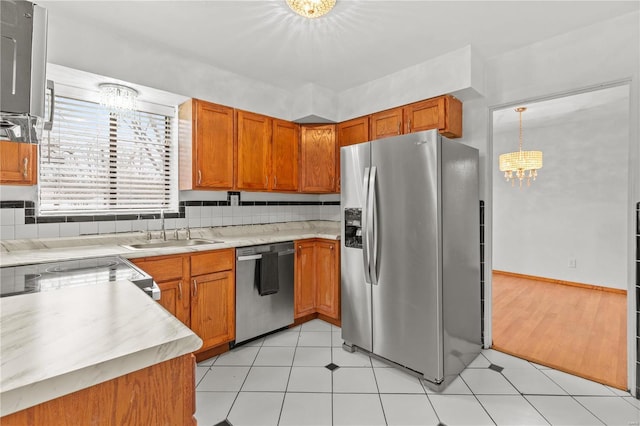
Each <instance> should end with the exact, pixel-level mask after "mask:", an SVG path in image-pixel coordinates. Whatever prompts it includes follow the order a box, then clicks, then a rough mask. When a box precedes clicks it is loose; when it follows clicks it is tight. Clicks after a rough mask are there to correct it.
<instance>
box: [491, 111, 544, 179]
mask: <svg viewBox="0 0 640 426" xmlns="http://www.w3.org/2000/svg"><path fill="white" fill-rule="evenodd" d="M526 110H527V108H525V107H518V108H516V109H515V111H516V112H517V113H519V114H520V135H519V136H520V137H519V145H518V146H519V149H518V151H517V152H509V153H506V154H502V155H500V171H501V172H504V178H505V179H506V180H507V182H509V181H510V182H511V186H515V180H516V179H518V180H519V181H520V187H522V181H523V180H525V179H526V180H527V186H530V185H531V181H532V180H536V176H538V169H541V168H542V151H523V150H522V113H523V112H525V111H526Z"/></svg>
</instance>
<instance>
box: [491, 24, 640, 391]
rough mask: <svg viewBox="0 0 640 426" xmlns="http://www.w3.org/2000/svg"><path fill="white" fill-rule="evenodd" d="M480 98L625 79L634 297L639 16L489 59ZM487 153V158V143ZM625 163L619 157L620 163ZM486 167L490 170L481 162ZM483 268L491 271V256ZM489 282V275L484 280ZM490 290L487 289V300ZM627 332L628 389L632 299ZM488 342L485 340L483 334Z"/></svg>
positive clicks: (505, 99)
mask: <svg viewBox="0 0 640 426" xmlns="http://www.w3.org/2000/svg"><path fill="white" fill-rule="evenodd" d="M485 76H486V80H485V83H486V85H485V95H486V102H487V105H488V106H489V108H490V109H492V108H495V107H498V106H506V104H516V103H518V102H521V101H523V100H526V99H535V98H542V97H550V96H551V95H554V94H560V93H567V92H571V91H574V90H579V89H582V88H585V87H589V86H596V85H599V84H603V83H607V82H611V81H615V80H622V79H628V80H630V92H631V93H630V106H629V117H630V120H629V141H630V145H629V153H628V157H627V158H626V160H628V163H627V164H628V165H629V192H628V205H627V209H626V211H627V212H628V213H627V217H626V218H625V222H626V224H627V231H628V233H627V254H626V274H627V276H626V282H627V286H626V287H627V289H629V290H631V291H630V293H629V295H633V294H634V291H635V289H634V286H633V278H634V275H635V271H634V267H635V265H634V260H633V259H632V253H633V251H634V246H633V243H634V242H633V237H632V234H631V232H632V229H633V226H634V225H633V215H634V211H633V208H632V207H633V203H634V202H635V201H638V200H640V193H639V190H638V188H639V187H640V182H639V178H640V176H639V174H638V137H639V135H640V105H639V100H640V81H639V79H640V13H639V12H634V13H630V14H627V15H624V16H621V17H618V18H615V19H611V20H608V21H605V22H601V23H598V24H595V25H591V26H589V27H586V28H583V29H580V30H577V31H572V32H570V33H566V34H563V35H560V36H558V37H554V38H551V39H549V40H545V41H542V42H539V43H535V44H532V45H530V46H527V47H525V48H522V49H518V50H515V51H513V52H510V53H508V54H505V55H501V56H498V57H494V58H490V59H489V60H488V61H487V66H486V68H485ZM487 152H488V153H489V155H490V156H491V155H493V149H492V146H491V143H490V142H488V144H487ZM621 161H625V159H621ZM487 167H491V168H492V167H493V165H492V164H491V163H489V162H488V163H487ZM492 176H493V174H492V173H491V171H489V170H488V171H487V176H486V178H487V181H488V183H489V185H488V187H487V188H488V189H486V191H485V197H486V200H487V201H488V203H487V206H488V207H487V210H486V212H485V216H486V223H487V225H486V231H487V239H486V250H487V253H492V251H493V243H492V237H491V235H492V220H493V212H492V202H493V199H492V194H491V189H490V185H491V182H492ZM486 267H487V270H488V271H490V270H491V269H492V267H493V265H492V259H491V255H490V256H489V258H488V259H487V263H486ZM487 278H488V280H489V283H488V284H490V276H488V277H487ZM490 289H491V286H490V285H488V286H487V290H488V294H487V296H488V298H489V299H490V297H491V293H490ZM627 312H628V314H627V318H628V323H627V334H628V342H629V345H628V354H627V362H628V378H629V380H628V386H629V387H630V389H632V390H635V386H636V377H635V371H636V365H635V362H636V351H635V335H636V321H635V300H634V297H628V298H627ZM485 323H486V324H490V323H491V307H490V306H489V307H488V309H485ZM489 331H490V330H489ZM487 337H488V338H489V341H490V339H491V336H490V334H489V336H487Z"/></svg>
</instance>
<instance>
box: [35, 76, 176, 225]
mask: <svg viewBox="0 0 640 426" xmlns="http://www.w3.org/2000/svg"><path fill="white" fill-rule="evenodd" d="M55 84H56V96H60V97H65V98H72V99H75V100H78V101H82V102H91V103H97V104H99V103H100V94H99V93H98V92H97V91H95V90H90V89H86V88H82V87H75V86H71V85H68V84H60V83H58V82H56V83H55ZM124 84H127V83H124ZM137 109H138V111H141V112H145V113H152V114H159V115H164V116H166V117H169V118H170V119H171V130H170V137H169V140H170V147H169V163H168V168H169V175H168V178H169V198H168V205H167V207H166V208H163V207H159V206H158V207H157V208H150V209H135V210H134V209H130V210H121V209H118V210H115V209H113V210H110V209H107V210H103V211H96V210H87V211H69V210H64V211H63V210H59V211H53V210H45V211H43V210H42V209H41V205H42V203H41V200H42V198H41V195H42V193H41V188H40V186H41V182H42V179H41V172H42V162H43V161H44V158H45V156H44V155H42V152H40V155H38V187H37V203H36V214H37V216H38V217H64V216H87V217H91V216H100V217H102V216H105V217H110V216H113V217H114V216H117V215H126V216H131V215H145V214H156V213H159V212H160V210H164V212H166V213H178V212H179V202H178V201H179V191H178V124H179V123H178V107H177V105H163V104H161V103H153V102H148V101H140V100H138V108H137ZM112 119H113V118H110V119H109V129H111V126H112V124H111V122H112ZM54 127H55V124H54ZM47 132H48V131H45V132H44V135H43V139H44V138H46V137H47ZM109 139H110V142H109V144H110V146H111V144H113V143H117V138H112V136H111V134H110V136H109ZM43 146H44V145H42V144H41V145H40V146H39V149H40V150H42V149H43ZM110 149H111V148H110ZM110 184H111V185H113V183H112V182H111V183H110Z"/></svg>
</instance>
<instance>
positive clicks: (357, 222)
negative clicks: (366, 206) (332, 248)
mask: <svg viewBox="0 0 640 426" xmlns="http://www.w3.org/2000/svg"><path fill="white" fill-rule="evenodd" d="M344 236H345V238H344V245H345V247H351V248H358V249H361V248H362V209H360V208H346V209H344Z"/></svg>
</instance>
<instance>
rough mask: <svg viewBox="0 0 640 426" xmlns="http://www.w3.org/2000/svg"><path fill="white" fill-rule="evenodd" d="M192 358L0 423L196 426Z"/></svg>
mask: <svg viewBox="0 0 640 426" xmlns="http://www.w3.org/2000/svg"><path fill="white" fill-rule="evenodd" d="M195 408H196V407H195V358H194V356H193V355H192V354H187V355H183V356H180V357H178V358H174V359H170V360H168V361H165V362H162V363H159V364H156V365H152V366H150V367H147V368H143V369H142V370H138V371H134V372H132V373H129V374H126V375H124V376H120V377H117V378H115V379H112V380H109V381H106V382H104V383H100V384H97V385H94V386H91V387H89V388H86V389H83V390H80V391H77V392H74V393H71V394H69V395H64V396H61V397H60V398H56V399H54V400H51V401H47V402H43V403H42V404H38V405H36V406H33V407H31V408H27V409H25V410H22V411H18V412H17V413H13V414H10V415H8V416H4V417H2V418H0V424H2V425H3V426H18V425H19V426H39V425H47V426H77V425H101V426H121V425H135V426H142V425H185V426H187V425H191V426H195V425H196V420H195V418H194V416H193V415H194V413H195Z"/></svg>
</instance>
